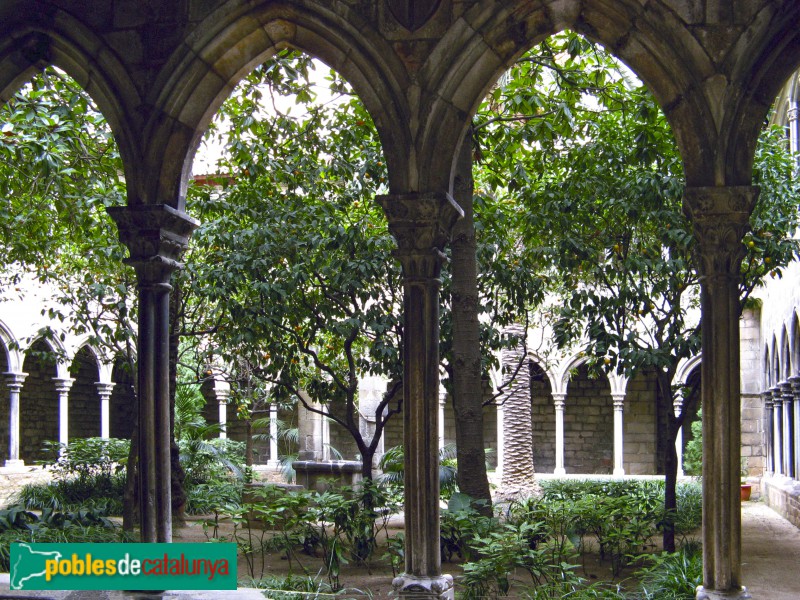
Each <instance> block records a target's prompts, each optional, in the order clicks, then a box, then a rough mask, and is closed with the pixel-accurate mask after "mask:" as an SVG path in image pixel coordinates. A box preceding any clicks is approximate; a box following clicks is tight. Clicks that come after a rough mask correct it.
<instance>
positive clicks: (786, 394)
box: [781, 381, 794, 477]
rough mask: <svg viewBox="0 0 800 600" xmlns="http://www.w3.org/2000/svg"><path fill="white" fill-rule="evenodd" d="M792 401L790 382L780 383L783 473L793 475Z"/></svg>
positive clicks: (792, 394)
mask: <svg viewBox="0 0 800 600" xmlns="http://www.w3.org/2000/svg"><path fill="white" fill-rule="evenodd" d="M793 401H794V393H793V392H792V384H791V383H789V382H788V381H786V382H784V383H781V403H782V404H783V410H781V416H782V423H781V430H782V432H783V439H782V440H781V445H782V448H783V450H782V452H781V454H782V455H783V456H782V458H783V467H782V470H783V474H784V475H788V476H789V477H793V476H794V474H793V471H794V461H793V460H792V441H793V439H792V438H793V437H794V436H793V434H792V412H793V407H792V403H793Z"/></svg>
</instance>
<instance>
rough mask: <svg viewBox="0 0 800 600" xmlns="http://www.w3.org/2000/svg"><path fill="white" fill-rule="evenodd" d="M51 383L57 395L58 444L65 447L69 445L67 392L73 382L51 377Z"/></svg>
mask: <svg viewBox="0 0 800 600" xmlns="http://www.w3.org/2000/svg"><path fill="white" fill-rule="evenodd" d="M53 381H54V382H55V384H56V393H57V394H58V443H59V444H61V445H62V446H66V445H67V444H69V390H70V388H71V387H72V384H73V383H75V380H74V379H72V378H70V377H68V378H66V379H59V378H58V377H53Z"/></svg>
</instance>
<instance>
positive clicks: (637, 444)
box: [623, 372, 656, 475]
mask: <svg viewBox="0 0 800 600" xmlns="http://www.w3.org/2000/svg"><path fill="white" fill-rule="evenodd" d="M623 414H624V418H623V423H624V425H623V430H624V436H623V442H624V447H623V456H624V458H623V468H624V469H625V474H626V475H653V474H654V473H655V472H656V380H655V375H654V374H653V373H652V372H651V373H640V374H638V375H637V376H636V377H634V378H633V379H631V380H630V381H629V382H628V387H627V389H626V393H625V408H624V413H623Z"/></svg>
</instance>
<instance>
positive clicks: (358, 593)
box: [173, 518, 658, 599]
mask: <svg viewBox="0 0 800 600" xmlns="http://www.w3.org/2000/svg"><path fill="white" fill-rule="evenodd" d="M232 531H233V528H232V526H231V525H230V523H228V522H222V523H221V525H220V529H219V534H220V535H221V536H230V535H231V533H232ZM254 531H257V530H254ZM398 531H399V529H397V528H393V529H390V530H389V535H390V536H393V535H395V534H396V533H397V532H398ZM209 534H210V531H209ZM207 539H208V538H207V536H206V533H205V531H204V529H203V524H202V520H196V519H195V518H192V519H190V520H187V523H186V525H185V526H184V527H181V528H180V529H178V530H176V531H175V533H174V534H173V540H174V541H176V542H203V541H206V540H207ZM653 543H654V547H655V544H657V543H658V540H653ZM384 549H385V548H384V547H382V548H380V549H379V551H378V552H377V557H376V558H374V559H373V560H372V561H371V563H370V565H368V566H363V565H355V564H347V565H343V566H342V569H341V574H340V583H341V585H342V586H343V587H344V588H346V589H347V595H346V597H347V598H375V599H380V598H388V597H389V592H391V590H392V579H393V577H394V575H393V573H392V569H391V566H390V565H389V564H388V563H387V562H385V561H384V560H381V558H380V556H381V555H382V554H383V551H384ZM262 560H263V562H262ZM298 561H299V563H300V564H298ZM301 565H302V566H301ZM238 570H239V580H240V582H242V583H241V585H248V581H249V580H250V578H251V567H250V566H249V565H248V563H247V561H246V560H245V559H244V558H243V557H242V556H239V564H238ZM253 570H254V574H255V577H256V578H259V577H260V575H261V574H262V573H263V575H264V576H279V577H285V576H287V575H289V574H294V575H305V574H306V573H307V574H308V575H310V576H312V577H315V578H316V579H317V580H318V581H321V582H328V578H327V576H326V575H325V569H324V567H323V561H322V559H321V558H319V557H313V556H309V555H307V554H303V553H300V552H298V553H297V554H296V555H295V556H293V559H292V561H291V566H290V564H289V561H288V560H287V559H286V557H285V556H283V555H282V553H280V552H272V553H266V554H264V555H263V556H262V555H258V556H257V557H255V558H254V567H253ZM304 570H305V572H304ZM635 570H636V567H633V566H631V567H627V568H625V569H623V571H622V573H621V574H620V575H619V576H617V577H616V578H615V577H614V576H613V574H612V570H611V564H610V561H609V560H608V559H606V560H604V561H601V560H600V558H599V555H598V554H596V553H595V554H588V555H587V557H586V561H585V562H584V563H582V564H581V565H580V566H579V567H578V570H577V573H578V574H579V575H580V576H581V577H584V578H585V579H587V580H588V581H589V582H595V581H614V582H621V584H622V585H623V587H627V586H631V587H635V585H636V583H635V581H634V580H633V579H632V578H631V577H632V574H633V572H634V571H635ZM442 571H443V572H444V573H449V574H450V575H452V576H453V578H454V579H455V580H456V590H458V588H459V583H458V580H459V576H460V575H461V574H462V570H461V565H460V563H459V562H457V561H454V562H445V563H443V565H442ZM511 579H512V581H514V580H515V579H516V580H517V581H519V582H520V583H530V580H529V579H527V580H526V575H525V574H524V573H520V574H519V575H518V576H517V577H516V578H515V577H514V576H513V575H512V577H511ZM515 597H516V596H514V595H510V596H509V598H515Z"/></svg>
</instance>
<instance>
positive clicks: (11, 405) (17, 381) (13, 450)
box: [3, 373, 28, 467]
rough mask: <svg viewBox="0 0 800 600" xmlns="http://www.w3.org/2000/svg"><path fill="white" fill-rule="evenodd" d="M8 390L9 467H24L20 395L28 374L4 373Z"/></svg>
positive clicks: (7, 461) (7, 464)
mask: <svg viewBox="0 0 800 600" xmlns="http://www.w3.org/2000/svg"><path fill="white" fill-rule="evenodd" d="M3 376H4V377H5V378H6V387H7V388H8V459H7V460H6V466H7V467H22V466H24V465H25V463H24V462H23V461H22V460H20V458H19V393H20V391H21V390H22V384H23V383H24V382H25V378H26V377H27V376H28V374H27V373H3Z"/></svg>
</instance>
